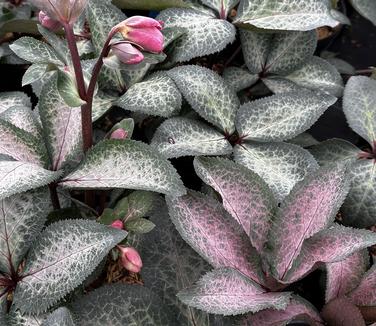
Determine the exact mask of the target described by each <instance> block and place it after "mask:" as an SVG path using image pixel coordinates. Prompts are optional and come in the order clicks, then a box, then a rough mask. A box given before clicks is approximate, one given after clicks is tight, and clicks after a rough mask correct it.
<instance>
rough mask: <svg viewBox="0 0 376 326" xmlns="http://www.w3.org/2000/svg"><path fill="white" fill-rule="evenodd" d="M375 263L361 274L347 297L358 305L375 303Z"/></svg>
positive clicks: (373, 304)
mask: <svg viewBox="0 0 376 326" xmlns="http://www.w3.org/2000/svg"><path fill="white" fill-rule="evenodd" d="M375 289H376V264H375V265H373V266H372V267H371V268H370V270H369V271H368V272H367V273H366V274H365V275H364V276H363V278H362V280H361V281H360V284H359V285H358V286H357V288H356V289H355V290H354V291H353V292H351V293H350V294H349V298H350V299H351V301H353V302H354V303H355V304H357V305H358V306H375V305H376V290H375Z"/></svg>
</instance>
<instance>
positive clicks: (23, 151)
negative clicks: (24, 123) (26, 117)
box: [0, 118, 48, 166]
mask: <svg viewBox="0 0 376 326" xmlns="http://www.w3.org/2000/svg"><path fill="white" fill-rule="evenodd" d="M0 153H1V154H5V155H9V156H11V157H13V158H14V159H15V160H17V161H22V162H30V163H35V164H38V165H40V166H45V165H46V164H47V162H48V158H47V151H46V148H45V146H44V143H43V140H42V139H41V138H40V137H39V138H38V137H35V136H34V135H32V134H31V133H29V132H27V131H25V130H23V129H20V128H18V127H16V126H14V125H13V124H11V123H9V122H8V121H5V120H2V119H1V118H0Z"/></svg>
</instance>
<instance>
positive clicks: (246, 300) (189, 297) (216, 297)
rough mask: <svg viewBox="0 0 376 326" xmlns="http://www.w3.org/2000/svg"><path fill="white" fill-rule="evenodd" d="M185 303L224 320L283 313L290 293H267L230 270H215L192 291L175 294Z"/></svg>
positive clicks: (241, 275) (189, 289)
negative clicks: (269, 310) (266, 312)
mask: <svg viewBox="0 0 376 326" xmlns="http://www.w3.org/2000/svg"><path fill="white" fill-rule="evenodd" d="M178 297H179V299H180V300H182V301H183V302H184V303H186V304H188V305H190V306H193V307H195V308H198V309H201V310H204V311H207V312H209V313H215V314H221V315H225V316H229V315H238V314H244V313H247V312H257V311H260V310H263V309H267V308H274V309H277V310H282V309H284V308H286V306H287V305H288V303H289V301H290V293H289V292H280V293H278V292H276V293H273V292H269V293H266V291H265V290H264V289H263V288H262V287H261V286H260V285H259V284H257V283H256V282H254V281H252V280H251V279H249V278H247V277H245V276H244V275H243V274H241V273H239V272H238V271H237V270H235V269H232V268H218V269H215V270H214V271H212V272H209V273H207V274H205V275H204V276H203V277H202V278H201V279H200V280H199V281H198V282H197V283H196V284H195V285H194V286H193V287H190V288H188V289H184V290H182V291H180V292H179V293H178Z"/></svg>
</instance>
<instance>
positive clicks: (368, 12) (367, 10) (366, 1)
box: [350, 0, 376, 25]
mask: <svg viewBox="0 0 376 326" xmlns="http://www.w3.org/2000/svg"><path fill="white" fill-rule="evenodd" d="M350 2H351V4H352V6H353V7H354V8H355V9H356V10H357V11H358V12H359V13H360V14H361V15H362V16H363V17H365V18H367V19H369V20H370V21H371V22H372V23H373V24H374V25H376V3H375V1H373V0H350Z"/></svg>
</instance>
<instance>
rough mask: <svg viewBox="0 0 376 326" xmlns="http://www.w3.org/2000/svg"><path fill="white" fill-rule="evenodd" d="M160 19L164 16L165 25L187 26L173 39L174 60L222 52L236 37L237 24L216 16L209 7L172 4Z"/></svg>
mask: <svg viewBox="0 0 376 326" xmlns="http://www.w3.org/2000/svg"><path fill="white" fill-rule="evenodd" d="M157 19H158V20H162V21H163V22H164V26H165V27H166V28H170V27H171V28H173V27H179V28H184V29H186V33H185V34H184V35H182V36H181V37H180V38H179V39H178V40H177V41H176V42H175V43H174V46H173V53H172V60H173V61H175V62H182V61H189V60H191V59H193V58H195V57H201V56H204V55H208V54H212V53H216V52H219V51H221V50H223V49H224V48H225V47H226V45H227V44H229V43H231V42H233V41H234V40H235V34H236V29H235V27H234V25H232V24H231V23H230V22H228V21H226V20H223V19H217V18H216V16H215V14H214V13H211V12H209V11H208V12H202V11H198V10H195V9H184V8H170V9H166V10H164V11H162V12H161V13H160V14H159V15H158V17H157Z"/></svg>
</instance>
